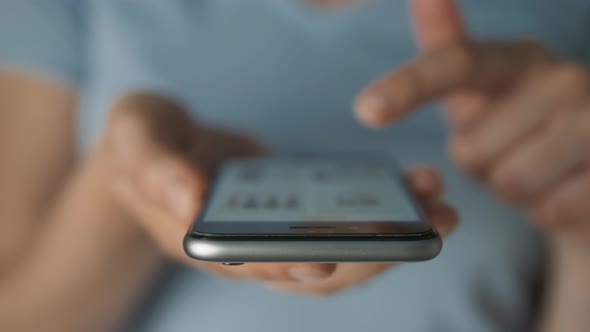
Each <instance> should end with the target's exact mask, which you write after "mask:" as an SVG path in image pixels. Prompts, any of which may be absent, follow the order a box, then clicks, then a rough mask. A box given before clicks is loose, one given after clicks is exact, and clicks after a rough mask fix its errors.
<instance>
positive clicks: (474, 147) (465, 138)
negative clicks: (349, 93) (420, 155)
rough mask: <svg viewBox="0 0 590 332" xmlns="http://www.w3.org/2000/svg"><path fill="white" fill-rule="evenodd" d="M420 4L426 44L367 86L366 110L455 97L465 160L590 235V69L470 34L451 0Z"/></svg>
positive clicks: (389, 118) (525, 201)
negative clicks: (403, 63) (421, 51)
mask: <svg viewBox="0 0 590 332" xmlns="http://www.w3.org/2000/svg"><path fill="white" fill-rule="evenodd" d="M413 8H414V16H415V20H416V23H417V24H416V25H417V28H418V32H419V36H420V37H421V38H420V40H421V41H422V43H423V44H424V46H425V47H426V53H425V54H423V55H422V56H420V57H419V58H418V59H416V60H415V61H414V62H413V63H411V64H409V65H407V66H405V67H404V68H402V69H400V70H397V71H395V72H393V73H391V74H388V75H387V76H385V77H384V78H382V79H380V80H379V81H377V82H376V83H375V84H373V85H372V86H371V87H369V88H368V89H366V90H365V91H364V92H363V93H362V94H361V95H360V97H359V99H358V104H357V106H358V107H357V111H358V113H357V114H358V116H359V118H360V119H361V120H362V121H363V122H365V123H366V124H369V125H373V126H383V125H387V124H390V123H392V122H394V121H396V120H398V119H400V117H401V116H403V115H404V114H407V113H409V112H411V111H412V110H414V109H415V108H416V107H417V106H419V105H421V104H424V103H426V102H429V101H432V100H434V99H438V98H443V99H445V100H446V104H447V108H448V112H449V117H450V120H451V123H452V124H453V127H454V131H453V137H452V139H451V143H450V148H451V152H452V155H453V156H454V159H455V160H456V161H457V163H458V164H459V165H460V166H462V167H463V168H464V169H465V170H467V171H468V172H470V173H472V174H474V175H475V176H477V177H478V178H480V179H482V180H483V181H484V182H486V183H487V184H488V185H489V186H490V188H492V189H493V190H495V192H496V193H497V194H498V195H499V196H500V197H503V198H504V199H506V200H508V201H510V202H514V203H518V204H521V205H522V206H525V207H527V208H529V209H530V211H531V213H532V214H534V216H535V219H536V220H538V221H540V222H542V223H543V224H544V225H547V226H550V227H552V228H554V229H559V230H562V231H567V232H572V233H580V232H585V234H586V236H585V238H584V241H587V242H590V204H588V203H587V197H590V169H589V167H588V166H589V161H590V152H589V151H590V72H589V70H588V68H586V67H584V66H581V65H578V64H574V63H570V62H568V61H565V60H562V59H559V58H557V57H555V56H553V55H552V54H551V53H550V52H549V51H548V50H546V49H545V48H543V47H542V46H540V45H537V44H534V43H531V42H477V41H472V40H469V39H467V38H466V37H465V32H464V30H463V28H462V25H461V22H460V15H459V14H458V12H457V10H456V8H455V7H454V5H453V1H451V0H439V1H424V0H414V1H413ZM578 238H579V236H578ZM589 248H590V247H589Z"/></svg>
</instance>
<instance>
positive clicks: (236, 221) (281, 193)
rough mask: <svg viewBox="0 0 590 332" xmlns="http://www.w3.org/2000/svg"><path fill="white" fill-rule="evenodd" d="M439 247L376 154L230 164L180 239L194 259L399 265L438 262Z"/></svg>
mask: <svg viewBox="0 0 590 332" xmlns="http://www.w3.org/2000/svg"><path fill="white" fill-rule="evenodd" d="M441 248H442V241H441V238H440V237H439V235H438V234H437V232H436V230H435V229H434V228H433V227H432V226H431V225H430V224H429V223H428V221H427V220H426V219H425V217H424V214H423V213H422V211H421V210H420V207H419V206H418V204H417V203H416V200H415V198H414V197H413V195H412V193H411V192H410V191H409V190H408V189H407V187H406V184H405V180H404V177H403V174H402V172H401V170H400V168H399V167H398V166H397V164H396V163H395V162H394V161H393V160H391V159H389V158H387V157H385V156H382V155H373V154H370V155H367V154H344V155H328V154H325V153H322V154H313V153H312V154H305V153H303V154H301V153H299V154H291V155H288V156H277V157H263V158H241V159H232V160H229V161H227V162H225V164H224V165H223V166H222V168H221V169H220V170H219V171H218V172H217V175H216V179H215V181H214V182H213V187H212V190H211V192H210V194H209V197H208V201H207V202H206V205H205V207H204V209H203V210H202V213H201V214H200V216H198V218H197V220H196V221H195V223H194V224H193V226H192V227H191V229H190V230H189V232H188V233H187V235H186V237H185V239H184V249H185V251H186V253H187V254H188V255H189V256H190V257H192V258H195V259H198V260H203V261H210V262H221V263H225V264H241V263H247V262H326V263H328V262H401V261H424V260H429V259H432V258H434V257H436V256H437V255H438V254H439V252H440V251H441Z"/></svg>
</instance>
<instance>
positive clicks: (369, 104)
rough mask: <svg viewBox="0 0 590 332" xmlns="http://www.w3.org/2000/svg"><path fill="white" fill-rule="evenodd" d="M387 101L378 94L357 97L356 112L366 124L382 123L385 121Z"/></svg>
mask: <svg viewBox="0 0 590 332" xmlns="http://www.w3.org/2000/svg"><path fill="white" fill-rule="evenodd" d="M387 106H388V101H387V99H386V98H384V97H383V96H381V95H380V94H375V93H373V94H369V95H363V96H361V97H360V98H359V101H358V103H357V107H356V112H357V114H358V115H359V117H360V118H361V120H363V121H364V122H366V123H367V124H370V125H376V126H378V125H383V124H385V123H384V122H386V121H387V119H386V116H387Z"/></svg>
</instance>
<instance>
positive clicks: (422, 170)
mask: <svg viewBox="0 0 590 332" xmlns="http://www.w3.org/2000/svg"><path fill="white" fill-rule="evenodd" d="M408 179H409V184H410V187H411V189H412V190H413V191H414V192H415V193H416V194H417V195H419V196H420V197H423V198H437V197H438V196H440V195H441V194H442V192H443V191H444V185H443V181H442V179H441V177H440V175H439V174H438V172H437V171H436V169H434V168H433V167H429V166H419V167H415V168H413V169H412V170H410V172H409V173H408Z"/></svg>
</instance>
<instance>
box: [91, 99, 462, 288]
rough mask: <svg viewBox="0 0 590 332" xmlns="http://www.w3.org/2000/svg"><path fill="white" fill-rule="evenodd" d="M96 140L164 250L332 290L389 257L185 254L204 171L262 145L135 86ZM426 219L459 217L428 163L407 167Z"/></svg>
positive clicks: (116, 184)
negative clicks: (305, 260)
mask: <svg viewBox="0 0 590 332" xmlns="http://www.w3.org/2000/svg"><path fill="white" fill-rule="evenodd" d="M103 143H104V144H103V146H102V148H104V149H106V150H107V153H108V155H109V156H110V160H111V171H112V172H113V183H112V188H113V193H114V194H115V197H116V199H117V200H118V201H119V202H120V204H121V206H122V207H123V208H124V209H126V210H128V211H129V212H130V213H131V215H132V216H133V219H134V220H135V221H136V222H137V224H138V225H140V226H141V229H143V230H144V231H146V232H147V234H148V235H149V236H150V237H151V238H152V239H153V240H154V243H156V244H157V245H158V246H159V248H160V249H161V252H162V253H163V254H164V255H166V256H167V257H169V258H171V259H174V260H177V261H180V262H183V263H186V264H191V265H195V266H198V267H200V268H204V269H206V270H209V271H212V272H214V273H216V274H219V275H222V276H225V277H230V278H245V279H254V280H259V281H261V282H264V283H268V284H269V285H270V286H272V287H274V288H279V289H283V290H287V291H296V292H301V293H310V294H332V293H335V292H337V291H339V290H342V289H345V288H348V287H352V286H355V285H358V284H360V283H363V282H366V281H368V280H369V279H371V278H373V277H375V276H377V275H378V274H380V273H381V272H383V271H384V270H386V269H387V268H389V267H390V265H389V264H294V263H293V264H291V263H289V264H274V263H263V264H260V263H257V264H245V265H242V266H223V265H221V264H213V263H204V262H198V261H195V260H192V259H189V258H188V257H187V256H186V255H185V253H184V251H183V248H182V240H183V237H184V235H185V233H186V231H187V229H188V228H189V226H190V224H191V223H192V222H193V221H194V219H195V217H196V215H197V213H198V212H199V210H200V209H201V208H202V204H203V201H204V196H205V195H206V193H207V191H208V183H209V179H210V176H211V175H212V173H213V172H214V171H215V168H216V167H217V166H218V165H219V164H220V163H221V162H222V161H223V160H224V159H225V158H227V157H230V156H236V155H244V154H256V153H261V152H262V151H263V149H262V148H261V146H260V145H259V144H257V143H256V142H255V141H254V140H252V139H250V138H247V137H246V136H241V135H236V134H230V133H227V132H223V131H220V130H216V129H211V128H207V127H203V126H199V125H197V124H196V123H195V122H193V120H192V119H191V118H190V117H189V116H188V115H187V114H186V113H184V112H183V111H182V110H181V109H180V107H179V106H177V105H175V104H174V103H172V102H170V101H169V100H167V99H165V98H162V97H155V96H152V95H148V94H134V95H129V96H126V97H124V98H122V99H121V100H120V101H119V102H117V103H116V104H115V106H114V110H113V114H112V117H111V120H110V124H109V128H108V130H107V133H106V136H105V138H104V140H103ZM409 180H410V183H411V185H412V189H413V190H414V191H415V192H416V194H417V196H418V197H420V200H421V203H422V205H423V207H424V210H425V211H426V213H427V215H428V217H429V218H430V220H431V221H432V222H433V223H434V225H435V226H436V227H437V228H438V229H439V231H440V233H441V234H442V235H446V234H448V233H449V232H450V231H451V230H452V229H453V228H454V226H455V224H456V222H457V216H456V214H455V212H454V211H453V210H452V209H451V208H450V207H449V206H447V205H446V204H444V203H443V202H442V201H441V194H442V184H441V181H440V178H439V177H438V175H437V174H436V173H435V172H434V171H433V170H431V169H428V168H420V169H416V170H415V171H413V172H411V173H410V174H409Z"/></svg>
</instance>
